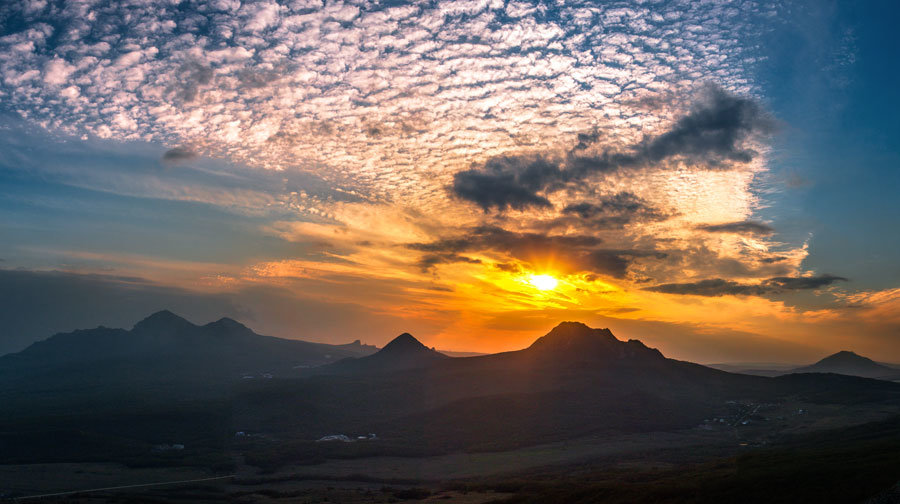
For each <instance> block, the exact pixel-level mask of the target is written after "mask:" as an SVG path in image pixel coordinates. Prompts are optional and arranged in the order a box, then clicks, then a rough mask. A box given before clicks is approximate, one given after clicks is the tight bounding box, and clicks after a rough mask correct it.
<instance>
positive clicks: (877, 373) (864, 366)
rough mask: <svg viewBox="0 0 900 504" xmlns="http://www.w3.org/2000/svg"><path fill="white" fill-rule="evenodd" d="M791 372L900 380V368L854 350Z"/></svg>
mask: <svg viewBox="0 0 900 504" xmlns="http://www.w3.org/2000/svg"><path fill="white" fill-rule="evenodd" d="M790 372H791V373H836V374H843V375H851V376H862V377H864V378H879V379H887V380H900V370H898V369H894V368H891V367H888V366H885V365H883V364H879V363H877V362H875V361H873V360H872V359H869V358H867V357H863V356H862V355H858V354H856V353H854V352H851V351H848V350H843V351H840V352H838V353H836V354H833V355H829V356H828V357H825V358H824V359H822V360H820V361H819V362H816V363H815V364H812V365H810V366H804V367H800V368H796V369H792V370H791V371H790Z"/></svg>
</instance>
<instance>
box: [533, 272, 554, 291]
mask: <svg viewBox="0 0 900 504" xmlns="http://www.w3.org/2000/svg"><path fill="white" fill-rule="evenodd" d="M528 283H530V284H531V285H533V286H534V287H535V288H536V289H539V290H553V289H555V288H556V285H557V284H558V283H559V281H558V280H557V279H555V278H553V277H552V276H550V275H531V276H529V277H528Z"/></svg>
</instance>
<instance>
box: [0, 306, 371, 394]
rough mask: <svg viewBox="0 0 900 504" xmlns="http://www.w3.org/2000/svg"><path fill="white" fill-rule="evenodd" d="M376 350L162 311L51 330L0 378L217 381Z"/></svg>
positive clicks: (4, 365) (9, 359)
mask: <svg viewBox="0 0 900 504" xmlns="http://www.w3.org/2000/svg"><path fill="white" fill-rule="evenodd" d="M373 351H374V347H371V346H368V345H361V344H360V342H359V341H356V342H354V343H352V344H349V345H326V344H320V343H309V342H305V341H298V340H287V339H281V338H274V337H271V336H261V335H259V334H256V333H254V332H253V331H252V330H250V329H249V328H248V327H246V326H244V325H243V324H241V323H240V322H237V321H235V320H232V319H229V318H222V319H219V320H217V321H215V322H211V323H209V324H206V325H203V326H198V325H195V324H192V323H191V322H189V321H187V320H185V319H184V318H181V317H179V316H178V315H176V314H174V313H172V312H170V311H168V310H164V311H160V312H157V313H154V314H152V315H150V316H149V317H147V318H145V319H143V320H141V321H140V322H138V323H137V324H135V326H134V327H133V328H132V329H131V330H130V331H128V330H125V329H110V328H106V327H98V328H96V329H86V330H77V331H73V332H70V333H60V334H56V335H54V336H51V337H50V338H48V339H46V340H44V341H39V342H37V343H34V344H32V345H31V346H29V347H28V348H26V349H25V350H23V351H21V352H19V353H17V354H10V355H6V356H3V357H0V377H2V378H4V380H3V385H5V386H7V387H9V386H16V385H15V384H21V383H24V384H25V385H26V386H31V387H44V388H48V387H49V388H51V389H52V387H53V386H54V383H60V384H63V385H65V386H69V387H71V386H73V385H77V384H82V385H84V386H87V385H88V384H91V383H95V384H102V385H103V386H105V387H113V386H115V385H116V384H121V386H122V387H123V388H127V387H133V386H135V385H136V384H149V383H162V382H165V383H172V384H176V385H177V384H180V383H183V382H190V383H197V382H203V381H208V382H209V385H211V386H214V387H215V386H222V385H223V384H226V383H228V382H230V381H233V380H239V379H242V378H248V379H249V378H251V377H252V378H261V377H273V376H274V377H279V376H288V375H292V374H293V375H296V374H297V373H298V371H297V369H298V368H308V367H314V366H318V365H323V364H328V363H330V362H336V361H337V360H340V359H342V358H346V357H355V356H364V355H368V354H370V353H372V352H373ZM3 385H0V389H3V388H4V386H3Z"/></svg>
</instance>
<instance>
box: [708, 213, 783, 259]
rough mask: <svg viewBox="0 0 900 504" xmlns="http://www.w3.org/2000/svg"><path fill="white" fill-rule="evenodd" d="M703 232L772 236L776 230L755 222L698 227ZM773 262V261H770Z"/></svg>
mask: <svg viewBox="0 0 900 504" xmlns="http://www.w3.org/2000/svg"><path fill="white" fill-rule="evenodd" d="M697 229H699V230H701V231H707V232H709V233H733V234H749V235H770V234H772V233H774V232H775V229H774V228H773V227H772V226H769V225H768V224H763V223H762V222H753V221H740V222H726V223H724V224H707V225H703V226H697ZM769 262H773V261H769Z"/></svg>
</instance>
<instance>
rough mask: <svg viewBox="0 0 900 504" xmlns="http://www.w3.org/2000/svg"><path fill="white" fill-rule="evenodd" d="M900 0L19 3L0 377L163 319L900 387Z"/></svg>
mask: <svg viewBox="0 0 900 504" xmlns="http://www.w3.org/2000/svg"><path fill="white" fill-rule="evenodd" d="M897 14H898V8H897V7H896V6H894V5H893V3H891V2H886V1H885V2H865V1H864V2H827V1H797V2H795V1H782V2H753V1H729V0H716V1H652V0H648V1H623V2H602V3H601V2H578V1H573V2H569V1H563V0H555V1H552V2H543V1H541V2H528V1H523V2H519V1H512V0H508V1H504V0H447V1H444V0H434V1H427V2H399V1H358V2H350V1H347V2H339V1H338V2H321V1H304V0H300V1H286V2H275V1H259V2H243V3H242V2H240V1H238V0H218V1H210V2H192V1H182V2H179V1H174V0H169V1H158V2H154V1H143V0H142V1H136V0H132V1H115V2H111V1H93V0H82V1H69V2H52V1H49V0H32V1H11V2H4V3H3V5H2V7H0V153H2V155H0V324H2V326H3V327H4V328H6V329H5V330H4V331H3V334H2V336H0V354H2V353H6V352H14V351H18V350H21V349H22V348H24V347H26V346H27V345H28V344H30V343H32V342H34V341H36V340H40V339H43V338H46V337H48V336H50V335H51V334H53V333H55V332H59V331H68V330H72V329H76V328H87V327H95V326H97V325H105V326H112V327H130V326H131V325H133V324H134V323H135V322H136V321H138V320H140V319H141V318H143V317H144V316H146V315H148V314H150V313H152V312H154V311H157V310H160V309H171V310H173V311H175V312H177V313H179V314H181V315H183V316H185V317H187V318H188V319H190V320H193V321H195V322H198V323H205V322H208V321H211V320H215V319H218V318H220V317H222V316H229V317H233V318H235V319H237V320H240V321H242V322H244V323H246V324H247V325H248V326H250V327H251V328H253V329H255V330H256V331H257V332H260V333H263V334H269V335H274V336H281V337H288V338H298V339H305V340H310V341H320V342H330V343H345V342H349V341H353V340H355V339H360V340H362V341H363V342H366V343H370V344H376V345H383V344H385V343H386V342H387V341H389V340H390V339H391V338H392V337H394V336H396V335H397V334H400V333H401V332H411V333H412V334H414V335H415V336H416V337H418V338H419V339H420V340H422V341H423V342H424V343H426V344H427V345H429V346H436V347H437V348H441V349H446V350H458V351H464V350H465V351H479V352H496V351H505V350H513V349H518V348H523V347H525V346H528V345H529V344H530V343H531V342H532V341H533V340H534V339H536V338H537V337H538V336H540V335H542V334H544V333H546V332H547V331H548V330H549V329H550V328H552V327H553V326H555V325H556V324H557V323H559V322H561V321H564V320H578V321H583V322H585V323H587V324H589V325H591V326H595V327H609V328H610V329H611V330H612V331H613V333H614V334H616V335H617V336H618V337H619V338H621V339H627V338H636V339H641V340H642V341H644V342H645V343H647V344H648V345H651V346H655V347H657V348H659V349H660V350H661V351H663V353H665V354H666V355H667V356H671V357H675V358H679V359H686V360H693V361H698V362H798V363H804V362H811V361H813V360H815V359H818V358H821V357H823V356H825V355H827V354H829V353H832V352H835V351H838V350H842V349H848V350H854V351H856V352H858V353H861V354H864V355H867V356H869V357H872V358H874V359H876V360H882V361H889V362H900V264H898V261H897V252H896V251H897V250H898V247H900V233H897V232H896V229H897V228H898V224H900V222H898V221H900V199H898V198H897V194H898V193H900V140H898V139H900V116H898V114H896V112H895V111H897V110H900V98H898V94H897V93H896V86H897V83H898V82H900V70H898V69H897V65H896V64H894V62H896V61H898V60H900V55H898V50H900V43H898V42H900V41H898V40H897V38H898V36H897V35H896V30H895V29H894V27H893V26H892V25H893V20H895V19H896V18H897Z"/></svg>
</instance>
